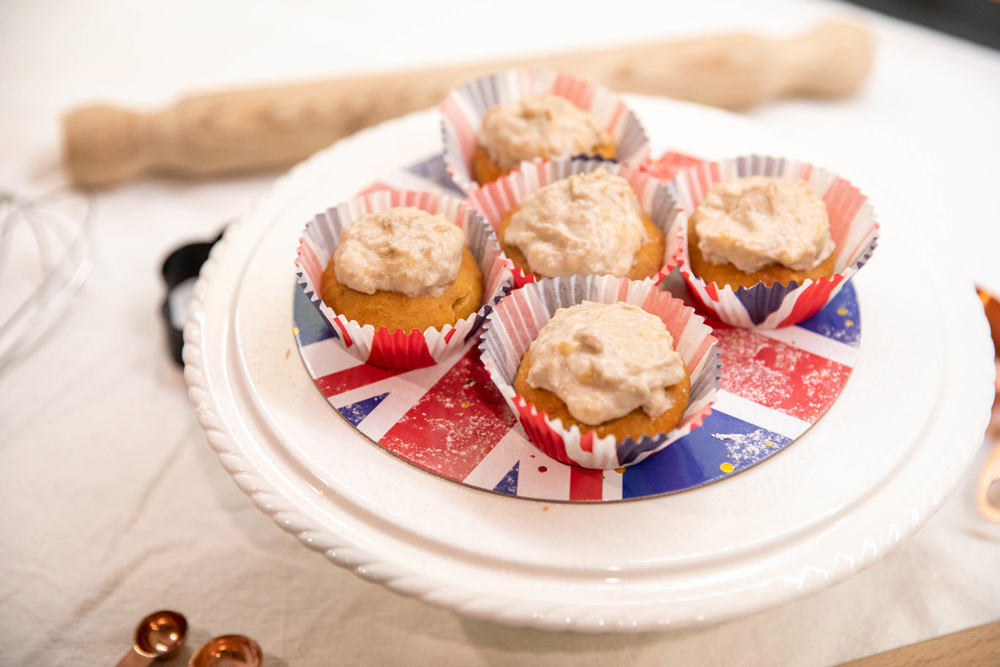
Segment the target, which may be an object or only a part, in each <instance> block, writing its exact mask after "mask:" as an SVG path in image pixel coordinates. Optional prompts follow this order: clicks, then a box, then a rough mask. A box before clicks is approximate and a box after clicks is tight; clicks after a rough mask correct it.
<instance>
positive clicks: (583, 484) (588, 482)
mask: <svg viewBox="0 0 1000 667" xmlns="http://www.w3.org/2000/svg"><path fill="white" fill-rule="evenodd" d="M603 497H604V471H603V470H589V469H587V468H579V467H577V466H572V467H571V468H570V469H569V499H570V500H601V499H602V498H603Z"/></svg>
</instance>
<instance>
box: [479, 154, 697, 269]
mask: <svg viewBox="0 0 1000 667" xmlns="http://www.w3.org/2000/svg"><path fill="white" fill-rule="evenodd" d="M601 168H603V169H604V170H606V171H607V172H608V173H610V174H613V175H617V176H621V177H622V178H624V179H625V180H627V181H628V182H629V185H631V186H632V190H633V191H635V194H636V197H637V198H638V200H639V205H640V206H641V207H642V211H643V213H646V214H648V215H649V216H650V218H651V219H652V221H653V224H654V225H656V227H657V228H658V229H659V230H660V231H661V232H663V234H664V236H665V237H667V252H665V253H664V258H663V264H662V266H661V268H660V270H659V272H657V273H656V274H655V275H654V276H653V277H652V278H647V279H645V280H647V281H650V280H651V281H652V282H654V283H658V282H660V281H661V280H663V279H664V278H665V277H666V276H667V274H669V273H670V272H671V271H672V270H673V268H674V266H676V263H677V261H679V257H677V256H676V255H677V253H676V249H675V248H673V247H672V244H671V241H670V238H671V234H672V231H671V230H672V229H674V223H675V221H676V220H677V219H678V218H680V217H681V210H680V208H679V207H678V205H677V199H676V195H675V194H674V192H673V191H671V190H670V189H668V188H667V187H665V186H664V185H663V184H662V183H661V181H660V180H658V179H657V177H656V176H655V175H653V174H650V173H648V172H646V171H645V170H641V169H637V168H632V167H629V166H627V165H623V164H619V163H616V162H613V161H610V160H604V159H600V158H582V157H577V158H558V159H553V160H545V161H539V162H523V163H521V167H520V169H517V170H515V171H512V172H511V173H510V174H508V175H506V176H502V177H501V178H499V179H497V180H496V181H494V182H492V183H488V184H486V185H484V186H483V187H481V188H479V189H478V190H476V191H475V192H473V193H472V194H471V195H469V199H468V202H469V203H470V204H472V206H473V207H474V208H475V209H476V210H477V211H479V212H480V213H481V214H482V215H483V217H484V218H486V221H487V222H488V223H489V224H490V226H491V227H492V228H493V231H494V233H495V234H497V236H498V238H499V233H500V232H499V230H500V223H501V221H502V220H503V217H504V215H506V214H507V212H508V211H510V210H511V209H512V208H514V207H515V206H517V205H519V204H520V203H521V202H522V201H524V199H525V198H527V197H528V196H530V195H531V194H533V193H535V192H537V191H538V190H539V189H540V188H542V187H544V186H546V185H549V184H551V183H554V182H556V181H558V180H561V179H564V178H567V177H569V176H572V175H573V174H587V173H590V172H593V171H595V170H597V169H601ZM513 272H514V286H515V287H521V286H523V285H525V284H527V283H531V282H535V280H537V277H536V276H535V274H533V273H528V274H525V273H524V272H523V271H522V270H521V269H520V268H519V267H513Z"/></svg>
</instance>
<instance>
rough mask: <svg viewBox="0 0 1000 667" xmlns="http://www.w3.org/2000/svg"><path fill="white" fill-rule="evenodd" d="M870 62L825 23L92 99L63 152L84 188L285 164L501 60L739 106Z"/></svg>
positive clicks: (75, 119)
mask: <svg viewBox="0 0 1000 667" xmlns="http://www.w3.org/2000/svg"><path fill="white" fill-rule="evenodd" d="M871 59H872V40H871V37H870V35H869V34H868V33H867V32H866V31H865V30H863V29H861V28H859V27H857V26H853V25H849V24H844V23H826V24H822V25H820V26H818V27H817V28H815V29H814V30H811V31H809V32H807V33H805V34H802V35H799V36H796V37H793V38H790V39H766V38H763V37H760V36H756V35H752V34H746V33H731V34H722V35H716V36H709V37H702V38H696V39H689V40H685V41H675V42H667V43H662V42H661V43H649V44H641V45H635V46H626V47H620V48H615V49H607V50H597V51H587V52H581V53H572V54H562V55H550V56H538V57H532V58H525V59H520V60H509V61H504V62H495V63H485V64H478V65H462V66H457V67H446V68H439V69H431V70H426V71H417V72H402V73H389V74H376V75H365V76H356V77H351V78H340V79H334V80H330V81H321V82H313V83H301V84H297V85H287V86H275V87H265V88H254V89H246V90H233V91H227V92H219V93H211V94H204V95H195V96H190V97H187V98H185V99H182V100H181V101H179V102H177V103H176V104H174V105H173V106H171V107H169V108H167V109H163V110H160V111H152V112H149V113H137V112H134V111H128V110H124V109H119V108H116V107H112V106H89V107H85V108H80V109H76V110H74V111H71V112H70V113H69V114H68V115H67V116H66V117H65V119H64V128H63V129H64V139H65V143H64V148H65V152H64V159H65V162H66V165H67V167H68V170H69V173H70V176H71V178H72V180H73V182H74V183H75V184H77V185H79V186H82V187H91V188H93V187H103V186H108V185H112V184H115V183H119V182H121V181H124V180H126V179H129V178H131V177H133V176H136V175H138V174H142V173H144V172H159V173H169V174H174V175H183V176H189V177H209V176H215V175H221V174H232V173H237V172H244V171H249V170H258V169H265V168H277V167H284V166H287V165H289V164H292V163H295V162H297V161H299V160H302V159H303V158H305V157H307V156H309V155H310V154H312V153H314V152H315V151H317V150H319V149H320V148H323V147H325V146H328V145H329V144H331V143H333V142H334V141H336V140H337V139H340V138H342V137H345V136H347V135H349V134H351V133H353V132H356V131H357V130H359V129H361V128H363V127H366V126H369V125H374V124H376V123H379V122H381V121H384V120H386V119H389V118H393V117H395V116H399V115H401V114H404V113H407V112H410V111H415V110H418V109H425V108H429V107H433V106H436V105H437V104H438V103H440V102H441V101H442V100H443V99H444V97H445V96H446V95H447V94H448V92H449V91H450V90H451V89H452V88H454V87H455V86H457V85H459V84H461V83H463V82H465V81H468V80H470V79H473V78H475V77H477V76H481V75H483V74H486V73H489V72H493V71H496V70H500V69H504V68H507V67H525V66H539V67H549V68H553V69H558V70H561V71H565V72H569V73H572V74H576V75H577V76H580V77H584V78H587V79H591V80H593V81H596V82H599V83H603V84H604V85H606V86H608V87H609V88H611V89H613V90H617V91H621V92H633V93H644V94H649V95H662V96H668V97H674V98H678V99H686V100H692V101H695V102H701V103H703V104H709V105H713V106H718V107H723V108H727V109H743V108H748V107H751V106H753V105H755V104H759V103H761V102H764V101H766V100H770V99H774V98H778V97H782V96H792V95H803V96H821V97H835V96H842V95H846V94H849V93H851V92H853V91H854V90H856V89H857V87H858V86H859V85H860V83H861V82H862V81H863V79H864V78H865V75H866V74H867V73H868V70H869V67H870V65H871Z"/></svg>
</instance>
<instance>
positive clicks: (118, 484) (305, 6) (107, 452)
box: [0, 0, 1000, 665]
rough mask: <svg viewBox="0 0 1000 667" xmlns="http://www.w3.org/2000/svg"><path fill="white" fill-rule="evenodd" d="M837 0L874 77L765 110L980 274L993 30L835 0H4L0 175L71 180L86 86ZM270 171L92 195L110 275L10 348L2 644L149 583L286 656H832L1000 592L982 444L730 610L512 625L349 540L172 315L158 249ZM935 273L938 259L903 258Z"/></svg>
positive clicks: (287, 69) (162, 98) (373, 60)
mask: <svg viewBox="0 0 1000 667" xmlns="http://www.w3.org/2000/svg"><path fill="white" fill-rule="evenodd" d="M844 15H849V16H854V17H858V18H860V19H861V20H863V21H864V22H866V23H867V25H869V27H870V28H871V29H872V30H873V31H874V33H875V35H876V39H877V44H878V51H877V60H876V64H875V69H874V71H873V73H872V75H871V77H870V80H869V81H868V82H867V84H866V85H865V87H864V89H863V90H862V91H861V92H860V93H859V94H857V95H856V96H853V97H851V98H849V99H844V100H836V101H807V100H788V101H781V102H775V103H772V104H769V105H766V106H764V107H761V108H757V109H754V110H752V111H749V112H747V115H748V116H750V117H751V118H754V119H756V120H758V121H760V122H761V123H764V124H766V125H768V126H770V127H771V128H772V129H777V130H779V131H783V132H788V133H790V134H794V135H798V136H802V137H803V138H804V139H806V140H807V141H809V142H811V143H818V144H821V145H823V147H824V150H827V151H829V154H830V155H836V156H838V162H839V163H848V162H850V163H851V164H857V165H859V169H863V170H864V172H865V173H867V174H870V175H873V176H874V177H875V178H877V179H878V181H879V182H880V183H881V184H883V185H884V186H885V187H886V188H888V189H891V190H892V191H894V192H895V193H897V194H898V195H899V196H900V198H902V199H904V200H905V201H907V202H908V203H909V204H910V205H911V206H912V207H913V208H914V209H915V210H916V211H918V213H919V214H920V215H921V218H922V219H923V221H924V222H926V223H927V224H928V226H929V227H930V228H931V233H932V234H934V235H936V236H938V237H939V240H940V248H941V252H947V253H952V254H957V255H959V256H960V257H962V259H963V262H962V263H963V265H964V266H965V267H966V269H967V270H968V272H969V276H970V278H971V280H975V281H976V282H979V283H981V284H983V285H986V286H987V287H989V288H991V289H992V290H994V291H1000V262H998V261H997V260H996V253H997V251H998V250H1000V224H998V223H1000V220H998V218H997V213H996V204H995V191H996V190H995V188H996V173H997V169H996V167H995V164H996V162H995V160H996V156H997V155H998V154H1000V131H998V129H997V124H996V119H997V118H1000V53H998V52H996V51H991V50H988V49H985V48H981V47H977V46H975V45H972V44H969V43H966V42H962V41H959V40H956V39H952V38H949V37H946V36H942V35H940V34H936V33H932V32H930V31H927V30H924V29H921V28H916V27H912V26H909V25H906V24H903V23H900V22H897V21H894V20H890V19H886V18H882V17H879V16H876V15H874V14H868V13H864V12H860V11H859V10H856V9H853V8H852V7H851V6H849V5H844V4H837V3H827V2H806V1H800V2H793V1H790V0H767V1H765V2H755V3H742V2H737V1H735V0H733V1H724V0H715V1H713V2H703V3H696V2H688V3H680V2H643V3H638V2H637V3H621V2H618V3H609V2H599V1H588V0H576V1H575V2H572V3H552V4H551V5H548V4H542V3H537V2H534V3H533V2H517V1H515V2H509V3H489V4H485V3H484V4H479V3H474V2H469V1H466V2H449V1H446V0H435V1H428V2H424V3H406V2H380V3H360V2H358V3H350V4H348V3H342V2H339V3H320V2H295V3H287V2H284V3H283V2H256V3H239V2H231V1H230V2H215V3H198V2H194V1H183V2H171V3H164V4H161V5H155V6H154V5H136V4H135V3H127V2H122V1H121V0H109V1H107V2H102V3H87V4H84V3H73V2H49V3H34V2H30V1H28V0H19V1H15V2H7V3H5V4H4V6H3V8H0V81H2V82H3V83H2V85H0V188H2V189H4V190H6V191H11V192H15V193H18V194H21V195H28V196H30V195H34V194H37V193H40V192H44V191H46V190H49V189H51V188H53V187H57V186H59V185H61V184H63V183H64V182H65V177H64V176H63V175H62V173H61V171H60V168H59V121H58V119H59V116H60V114H61V113H63V112H64V111H66V110H67V109H68V108H70V107H72V106H74V105H77V104H82V103H86V102H91V101H95V100H105V101H111V102H114V103H118V104H121V105H124V106H129V107H144V106H145V107H149V106H161V105H165V104H167V103H168V102H170V101H172V100H174V99H176V98H177V97H179V96H180V95H182V94H185V93H188V92H191V91H192V90H204V89H210V88H219V87H231V86H233V85H237V84H239V85H243V84H257V83H266V82H272V81H289V80H299V79H310V78H318V77H323V76H328V75H331V74H337V73H344V72H356V71H362V70H375V69H386V68H402V67H411V66H421V65H431V64H436V63H448V62H460V61H465V60H470V59H475V60H485V59H492V58H499V57H503V56H506V55H508V54H529V53H533V52H541V51H552V50H564V49H573V48H580V47H582V46H586V45H605V44H613V43H621V42H628V41H633V40H649V39H659V38H668V37H672V36H678V37H679V36H688V35H692V34H698V33H704V32H718V31H722V30H729V29H750V30H755V31H758V32H761V33H764V34H770V35H784V34H790V33H792V32H796V31H799V30H803V29H805V28H807V27H809V26H811V25H813V24H814V23H815V22H817V21H819V20H822V19H825V18H830V17H834V16H844ZM523 16H533V17H535V19H534V20H530V21H521V20H519V19H518V17H523ZM275 176H276V175H275V174H270V175H264V176H254V177H246V178H232V179H226V180H217V181H212V182H204V183H195V182H183V181H171V180H164V179H147V180H143V181H139V182H134V183H130V184H128V185H124V186H122V187H119V188H116V189H113V190H108V191H105V192H101V193H99V194H97V195H96V196H95V197H94V205H95V217H94V230H93V237H94V254H95V261H96V265H95V270H94V273H93V275H92V276H91V278H90V279H89V282H88V283H87V284H86V286H85V287H84V289H83V290H82V291H81V292H80V293H79V294H78V296H77V297H76V299H75V300H74V303H73V305H72V306H71V308H70V309H69V310H68V311H66V313H65V314H64V315H63V316H62V318H61V320H60V322H59V324H58V326H57V328H56V329H55V331H54V332H53V333H52V335H51V336H49V337H47V338H46V339H44V341H43V342H42V343H41V345H40V346H39V347H37V348H36V349H35V350H34V351H33V352H32V353H31V354H30V355H25V356H24V357H22V358H21V359H20V360H19V361H18V362H17V363H16V364H15V365H13V366H12V367H10V368H8V369H7V370H6V371H5V372H4V373H3V375H0V499H2V500H0V502H2V506H0V664H5V665H8V664H9V665H21V664H33V665H55V664H76V663H88V664H102V663H103V664H108V663H113V662H114V661H115V660H117V659H118V658H119V657H120V656H121V655H122V654H124V652H125V651H126V649H127V648H128V646H129V642H130V641H131V639H130V638H131V632H132V628H133V626H134V624H135V622H136V621H137V620H138V619H140V618H141V617H142V616H144V615H145V614H146V613H148V612H150V611H153V610H155V609H159V608H174V609H178V610H181V611H182V612H183V613H185V614H186V615H187V618H188V620H189V623H190V626H191V631H190V638H189V645H190V646H191V647H192V648H197V647H198V646H200V645H201V643H203V642H204V641H206V640H207V639H208V638H210V637H211V636H214V635H218V634H223V633H242V634H247V635H250V636H253V637H255V638H256V639H257V640H258V641H259V642H260V643H261V645H262V646H263V649H264V651H265V654H266V655H267V661H266V664H269V665H283V664H288V665H319V664H433V665H475V664H490V665H494V664H497V665H499V664H524V663H529V664H541V665H568V664H574V665H604V664H638V665H644V664H648V665H652V664H656V665H662V664H678V665H686V664H709V665H712V664H719V665H722V664H754V665H756V664H760V665H770V664H775V665H778V664H780V665H791V664H801V665H824V664H832V663H837V662H840V661H844V660H848V659H852V658H858V657H861V656H865V655H869V654H872V653H875V652H878V651H883V650H886V649H889V648H892V647H895V646H899V645H903V644H907V643H911V642H915V641H919V640H923V639H927V638H930V637H933V636H937V635H940V634H944V633H948V632H952V631H956V630H960V629H963V628H967V627H971V626H974V625H978V624H982V623H985V622H989V621H994V620H997V619H998V618H1000V577H997V565H998V564H1000V526H997V525H991V524H989V523H987V522H985V521H983V520H982V519H980V518H979V516H978V514H977V513H976V511H975V507H974V496H973V489H974V483H975V479H976V477H977V475H978V470H979V468H980V467H981V465H982V463H983V461H984V460H985V457H986V455H987V453H988V449H987V446H986V445H985V444H984V446H983V448H982V450H981V451H980V453H979V456H978V457H977V459H976V461H974V462H973V465H972V466H971V467H970V469H969V470H968V472H967V474H966V476H965V478H964V479H963V480H962V481H961V483H960V484H959V486H958V488H957V489H956V490H955V492H954V494H953V496H952V497H951V498H950V499H949V500H948V501H947V502H946V503H944V505H943V506H942V508H941V509H940V511H939V512H938V513H937V514H936V515H935V516H934V517H932V518H931V520H930V521H929V522H928V523H927V524H926V525H925V526H924V527H923V528H922V529H921V530H920V531H919V532H918V533H917V534H916V535H915V536H914V537H913V538H911V539H909V540H908V541H906V542H905V543H904V544H902V545H900V546H899V547H897V548H896V549H894V550H893V551H892V552H891V553H889V554H888V555H887V556H886V557H885V558H883V559H882V560H880V561H879V562H878V563H877V564H875V565H874V566H873V567H871V568H869V569H868V570H866V571H863V572H861V573H859V574H858V575H856V576H854V577H853V578H851V579H849V580H848V581H846V582H844V583H841V584H839V585H836V586H834V587H832V588H830V589H827V590H825V591H823V592H822V593H820V594H818V595H815V596H813V597H810V598H807V599H802V600H799V601H796V602H793V603H791V604H787V605H785V606H782V607H779V608H776V609H771V610H768V611H765V612H762V613H758V614H755V615H753V616H749V617H746V618H742V619H739V620H735V621H731V622H727V623H724V624H721V625H716V626H712V627H706V628H699V629H694V630H686V631H681V632H659V633H644V634H638V635H628V634H625V635H614V634H612V635H606V636H589V635H588V636H582V635H575V634H567V633H547V632H542V631H535V630H525V629H516V628H510V627H505V626H502V625H497V624H494V623H490V622H485V621H478V620H469V619H466V618H463V617H460V616H458V615H456V614H454V613H452V612H450V611H445V610H441V609H437V608H432V607H428V606H426V605H424V604H422V603H420V602H417V601H413V600H410V599H407V598H403V597H401V596H398V595H396V594H394V593H391V592H389V591H387V590H385V589H383V588H381V587H379V586H377V585H374V584H371V583H368V582H365V581H363V580H361V579H359V578H357V577H355V576H354V575H352V574H350V573H348V572H346V571H343V570H341V569H339V568H337V567H334V566H333V565H331V564H330V563H329V562H327V561H326V560H324V559H323V558H322V557H321V556H319V555H317V554H315V553H312V552H310V551H308V550H307V549H305V548H303V547H302V546H301V545H300V544H299V543H298V542H297V541H296V540H295V539H294V538H293V537H291V536H289V535H287V534H285V533H284V532H282V531H281V530H279V529H278V528H277V527H276V526H275V525H274V524H273V523H272V521H271V520H270V519H269V518H267V517H266V516H264V515H263V514H262V513H260V512H259V511H258V510H257V509H255V508H254V506H253V505H252V504H251V503H250V502H249V500H248V499H247V498H246V497H245V496H244V495H243V494H242V493H241V492H240V491H239V490H238V489H237V487H236V486H235V485H234V484H233V483H232V481H231V480H230V479H229V477H228V476H227V474H226V473H225V472H224V470H223V469H222V468H221V466H220V465H219V464H218V462H217V461H216V459H215V455H214V454H213V452H212V451H211V450H210V448H209V447H208V446H207V445H206V444H205V441H204V436H203V434H202V432H201V430H200V429H199V427H198V425H197V423H196V420H195V417H194V414H193V411H192V410H191V407H190V405H189V403H188V400H187V396H186V386H185V384H184V381H183V378H182V375H181V372H180V370H179V369H178V368H176V367H175V366H174V365H173V363H172V362H171V360H170V359H169V357H168V356H167V354H166V352H165V347H164V335H163V331H162V325H161V322H160V320H159V313H158V309H159V305H160V301H161V299H162V298H163V295H164V288H163V285H162V283H161V282H160V278H159V266H160V263H161V261H162V260H163V258H164V257H165V255H166V254H167V253H168V251H170V250H171V249H172V248H174V247H176V246H178V245H180V244H182V243H185V242H188V241H192V240H202V239H207V238H211V237H213V236H214V235H215V234H216V233H217V232H218V231H219V229H220V228H221V227H222V225H223V224H224V222H225V221H226V220H229V219H232V218H233V217H235V216H238V215H239V214H240V213H241V211H243V210H245V209H246V208H247V207H248V206H249V205H250V204H251V203H252V202H253V201H254V200H255V199H256V198H257V197H259V196H260V195H261V194H262V193H264V192H265V191H266V190H267V188H268V186H269V183H270V182H271V181H272V180H273V178H274V177H275ZM15 264H16V262H15V261H14V260H11V261H10V263H9V264H8V266H11V265H15ZM933 279H934V276H933V268H932V267H928V272H927V273H926V274H921V275H913V276H905V277H901V283H902V285H903V286H904V287H903V288H906V289H914V288H916V289H918V288H919V284H920V282H921V281H924V280H933ZM4 280H11V277H10V276H9V275H7V274H5V273H0V281H4ZM971 280H970V289H971ZM2 284H3V283H2V282H0V285H2ZM3 295H4V288H2V287H0V299H3V298H4V296H3ZM189 655H190V651H188V653H187V654H186V656H185V657H184V658H177V659H175V660H174V661H173V662H170V663H167V664H177V665H179V664H184V663H185V660H186V657H187V656H189Z"/></svg>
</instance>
